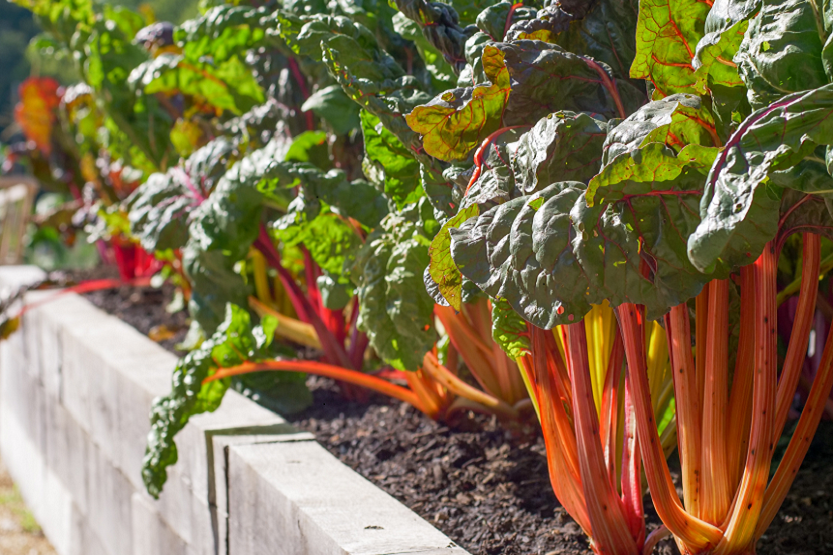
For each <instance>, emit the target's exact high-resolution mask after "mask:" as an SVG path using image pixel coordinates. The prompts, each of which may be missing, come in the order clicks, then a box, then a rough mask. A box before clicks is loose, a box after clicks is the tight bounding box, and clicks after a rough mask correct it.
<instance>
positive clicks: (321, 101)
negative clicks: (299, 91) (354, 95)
mask: <svg viewBox="0 0 833 555" xmlns="http://www.w3.org/2000/svg"><path fill="white" fill-rule="evenodd" d="M301 110H302V111H304V112H306V111H308V110H312V112H313V113H314V114H315V115H316V116H318V117H319V118H321V119H323V120H326V121H327V123H329V124H330V126H332V128H333V132H334V133H335V134H336V135H344V134H346V133H348V132H349V131H351V130H353V129H355V128H356V127H358V126H359V107H358V106H357V105H356V103H355V102H353V101H352V100H350V99H349V98H347V95H346V94H344V91H343V90H342V88H341V87H340V86H339V85H330V86H329V87H324V88H323V89H320V90H317V91H315V92H314V93H312V95H310V97H309V98H308V99H307V100H306V101H305V102H304V103H303V105H301Z"/></svg>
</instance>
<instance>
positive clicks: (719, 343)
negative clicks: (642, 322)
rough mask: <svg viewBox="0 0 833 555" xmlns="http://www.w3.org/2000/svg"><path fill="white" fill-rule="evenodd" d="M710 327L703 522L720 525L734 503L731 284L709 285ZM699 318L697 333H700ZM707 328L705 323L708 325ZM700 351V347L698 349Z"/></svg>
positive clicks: (707, 334) (702, 502)
mask: <svg viewBox="0 0 833 555" xmlns="http://www.w3.org/2000/svg"><path fill="white" fill-rule="evenodd" d="M708 316H709V318H708V323H707V324H708V327H707V330H706V332H705V334H704V335H705V336H706V337H705V342H706V349H705V356H704V358H705V364H704V366H705V368H704V377H705V380H704V381H705V388H704V395H703V427H702V434H703V438H702V451H701V453H702V463H701V471H702V472H703V475H704V476H706V477H707V482H706V485H705V487H703V491H702V497H701V510H702V514H701V515H700V518H702V519H703V520H705V521H706V522H710V523H712V524H720V522H721V521H722V520H723V518H724V517H725V516H726V512H727V511H728V510H729V505H730V504H731V502H732V486H731V485H730V484H729V472H728V470H729V469H728V467H727V465H726V459H727V456H726V447H727V446H726V439H727V436H726V409H727V407H728V403H729V399H728V396H729V282H728V281H727V280H715V281H712V282H711V283H710V284H709V307H708ZM699 319H700V315H699V314H698V322H697V330H698V332H699V330H700V321H699ZM704 324H705V323H704ZM698 347H699V345H698Z"/></svg>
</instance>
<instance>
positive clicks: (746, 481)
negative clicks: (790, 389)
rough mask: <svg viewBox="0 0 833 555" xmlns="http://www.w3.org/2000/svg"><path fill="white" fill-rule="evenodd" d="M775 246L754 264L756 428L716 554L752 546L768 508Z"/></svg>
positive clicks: (774, 374)
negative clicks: (760, 518)
mask: <svg viewBox="0 0 833 555" xmlns="http://www.w3.org/2000/svg"><path fill="white" fill-rule="evenodd" d="M776 264H777V256H776V254H775V243H774V242H772V241H770V242H769V243H767V245H766V247H764V252H763V253H762V254H761V256H760V258H758V260H756V261H755V263H754V264H753V272H754V275H755V296H756V304H757V306H758V309H759V310H758V311H756V315H755V316H756V317H755V323H754V327H755V373H754V377H753V384H752V395H753V398H752V415H753V418H752V428H751V430H750V435H749V447H748V450H747V454H746V466H745V468H744V471H743V476H742V478H741V483H740V487H739V488H738V491H737V494H736V495H735V500H734V505H733V506H732V509H731V513H730V516H729V517H728V519H727V522H726V525H725V528H724V531H725V532H724V537H723V539H722V540H721V541H720V543H719V544H718V545H717V547H716V548H715V555H725V554H729V553H736V552H738V550H739V549H743V548H745V547H746V546H748V545H750V544H751V542H752V541H753V540H754V537H755V527H756V525H757V522H758V517H759V515H760V513H761V509H762V507H763V500H764V493H765V491H766V485H767V479H768V478H769V467H770V463H771V462H772V450H773V447H774V443H773V441H772V432H773V428H774V427H775V389H776V383H777V371H776V365H777V362H778V359H777V355H778V353H777V343H776V340H777V335H776V305H775V296H776V294H777V292H778V291H777V290H776V283H775V278H776V270H777V267H776Z"/></svg>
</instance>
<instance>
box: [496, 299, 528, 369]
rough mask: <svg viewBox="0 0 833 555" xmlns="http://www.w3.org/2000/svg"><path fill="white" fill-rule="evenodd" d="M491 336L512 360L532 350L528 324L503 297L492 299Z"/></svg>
mask: <svg viewBox="0 0 833 555" xmlns="http://www.w3.org/2000/svg"><path fill="white" fill-rule="evenodd" d="M492 338H493V339H494V340H495V343H497V344H498V345H500V348H501V349H503V352H505V353H506V354H507V355H509V358H511V359H512V360H515V359H517V358H518V357H521V356H523V355H526V354H530V353H531V352H532V341H531V340H530V337H529V325H528V324H527V323H526V321H524V319H523V318H521V317H520V316H519V315H518V313H517V312H515V311H514V310H512V306H511V305H510V304H509V303H508V302H506V301H505V300H504V299H492Z"/></svg>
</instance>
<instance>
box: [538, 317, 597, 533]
mask: <svg viewBox="0 0 833 555" xmlns="http://www.w3.org/2000/svg"><path fill="white" fill-rule="evenodd" d="M546 335H550V336H551V335H552V334H551V333H550V332H549V331H546V330H542V329H540V328H537V327H535V326H532V357H531V358H532V369H533V372H534V373H535V383H536V384H537V391H538V402H539V407H540V411H541V430H542V432H543V435H544V444H545V446H546V451H547V468H548V470H549V475H550V483H551V484H552V489H553V492H554V493H555V496H556V497H557V498H558V501H559V502H560V503H561V505H562V506H563V507H564V508H565V509H566V510H567V512H568V513H569V514H570V516H572V517H573V519H574V520H575V521H576V522H577V523H578V524H579V526H581V528H582V530H584V533H585V534H587V535H588V536H590V537H592V534H593V529H592V527H591V526H590V518H589V516H588V514H587V505H586V503H585V499H584V488H583V486H582V479H581V473H580V471H579V464H578V452H577V448H576V438H575V434H574V432H573V429H572V426H571V424H570V421H569V419H568V418H567V414H566V412H565V411H564V404H563V402H562V400H561V396H560V395H559V393H558V386H557V385H556V377H555V376H554V374H553V373H552V372H550V368H551V366H552V365H550V364H548V363H547V358H549V357H550V356H551V353H550V352H548V350H547V348H546V341H545V340H544V336H546Z"/></svg>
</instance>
